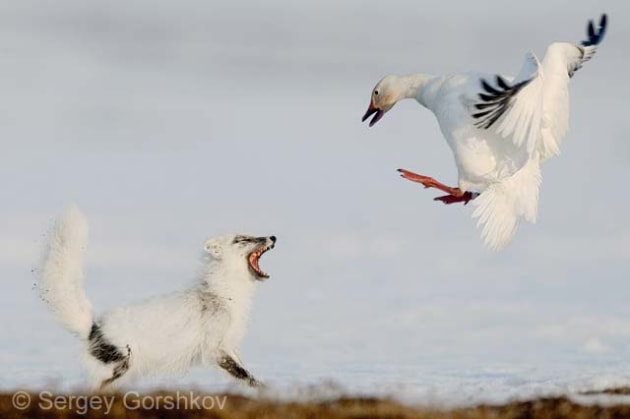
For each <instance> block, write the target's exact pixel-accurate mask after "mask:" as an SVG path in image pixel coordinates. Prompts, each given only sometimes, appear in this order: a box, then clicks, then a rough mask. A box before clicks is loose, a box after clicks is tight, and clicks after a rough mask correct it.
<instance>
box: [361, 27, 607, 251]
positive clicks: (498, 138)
mask: <svg viewBox="0 0 630 419" xmlns="http://www.w3.org/2000/svg"><path fill="white" fill-rule="evenodd" d="M606 26H607V17H606V15H602V17H601V19H600V22H599V28H597V29H596V28H595V24H594V23H593V21H592V20H591V21H590V22H589V24H588V28H587V32H588V39H587V40H586V41H583V42H582V43H581V44H580V45H576V44H573V43H566V42H556V43H553V44H551V45H549V47H548V48H547V52H546V54H545V57H544V58H543V60H542V62H540V61H539V60H538V58H537V57H536V56H535V55H534V54H532V53H528V54H527V55H526V57H525V63H524V64H523V66H522V68H521V71H520V73H519V74H518V75H517V76H516V77H508V76H501V75H496V76H495V75H492V74H481V73H464V74H456V75H446V76H434V75H430V74H413V75H407V76H396V75H389V76H386V77H385V78H383V79H382V80H381V81H379V82H378V84H377V85H376V87H374V90H372V97H371V101H370V106H369V107H368V110H367V112H366V113H365V115H364V116H363V119H362V121H365V120H366V119H368V118H369V117H370V116H371V115H374V117H373V118H372V119H371V120H370V123H369V125H370V127H371V126H373V125H374V124H375V123H376V122H378V121H379V120H380V119H381V118H382V117H383V115H385V113H386V112H387V111H389V110H390V109H391V108H392V107H393V106H394V105H395V104H396V102H398V101H399V100H402V99H415V100H417V101H418V103H420V104H421V105H422V106H424V107H426V108H427V109H429V110H430V111H432V112H433V113H434V114H435V116H436V117H437V120H438V123H439V125H440V129H441V131H442V135H443V136H444V138H445V139H446V141H447V143H448V145H449V146H450V147H451V149H452V150H453V155H454V157H455V163H456V165H457V170H458V173H459V178H458V187H449V186H446V185H444V184H442V183H440V182H438V181H436V180H435V179H433V178H431V177H428V176H422V175H418V174H416V173H413V172H410V171H407V170H404V169H399V170H398V171H399V172H400V173H401V176H402V177H404V178H406V179H408V180H411V181H413V182H418V183H421V184H422V185H424V187H425V188H437V189H439V190H442V191H444V192H446V193H447V194H448V195H445V196H440V197H437V198H435V200H438V201H441V202H443V203H445V204H452V203H455V202H463V203H464V204H467V203H468V202H469V201H471V200H474V201H473V204H474V205H475V206H476V208H475V210H474V212H473V217H474V218H477V219H478V223H477V224H478V226H480V227H481V230H482V232H481V235H482V239H483V241H484V243H485V244H486V246H488V247H490V248H491V249H495V250H500V249H502V248H503V247H505V246H506V245H507V244H508V243H509V242H510V241H511V239H512V237H513V236H514V233H515V232H516V228H517V226H518V223H519V221H520V220H521V219H524V220H526V221H529V222H531V223H534V222H535V221H536V217H537V212H538V192H539V188H540V183H541V174H540V165H541V163H543V162H544V161H546V160H547V159H549V158H551V157H554V156H556V155H558V154H559V152H560V144H561V142H562V139H563V137H564V136H565V134H566V132H567V130H568V125H569V80H570V78H571V77H572V76H573V74H574V73H575V71H576V70H578V69H579V68H581V67H582V65H583V64H584V63H585V62H586V61H588V60H590V59H591V58H592V56H593V54H594V53H595V50H596V48H597V45H598V44H599V43H600V42H601V40H602V38H603V37H604V33H605V31H606Z"/></svg>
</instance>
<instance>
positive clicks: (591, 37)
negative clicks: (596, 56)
mask: <svg viewBox="0 0 630 419" xmlns="http://www.w3.org/2000/svg"><path fill="white" fill-rule="evenodd" d="M607 27H608V15H607V14H606V13H603V14H602V16H601V17H600V18H599V28H598V29H597V30H595V22H594V21H593V20H592V19H591V20H589V21H588V26H587V29H586V32H587V34H588V39H587V40H586V41H582V46H583V47H590V46H592V45H598V44H599V43H600V42H602V39H604V34H606V28H607Z"/></svg>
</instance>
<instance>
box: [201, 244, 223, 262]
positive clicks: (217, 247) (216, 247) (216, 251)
mask: <svg viewBox="0 0 630 419" xmlns="http://www.w3.org/2000/svg"><path fill="white" fill-rule="evenodd" d="M203 248H204V250H205V251H206V252H207V253H208V254H209V255H211V256H212V257H213V258H215V259H221V256H223V248H222V247H221V244H220V243H218V242H217V241H216V240H208V241H207V242H206V244H204V245H203Z"/></svg>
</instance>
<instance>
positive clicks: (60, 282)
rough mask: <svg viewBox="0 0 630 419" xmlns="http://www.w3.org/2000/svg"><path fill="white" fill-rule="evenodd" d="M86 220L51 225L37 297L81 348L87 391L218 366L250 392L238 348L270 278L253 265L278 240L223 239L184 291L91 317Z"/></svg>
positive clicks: (70, 218) (210, 246)
mask: <svg viewBox="0 0 630 419" xmlns="http://www.w3.org/2000/svg"><path fill="white" fill-rule="evenodd" d="M87 236H88V225H87V220H86V219H85V216H84V215H83V214H82V213H81V211H80V210H79V209H78V208H76V207H72V208H70V209H69V210H68V211H67V213H66V214H65V216H64V217H63V218H61V219H60V220H59V221H58V222H57V223H56V225H55V227H54V229H53V231H52V234H51V239H50V245H49V249H48V255H47V257H46V259H45V262H44V268H43V273H42V278H41V284H40V289H41V296H42V299H43V300H44V301H46V302H47V303H48V305H49V306H50V308H51V310H52V311H53V313H54V314H55V316H56V318H57V319H58V320H59V321H60V322H61V323H62V324H63V325H64V327H65V328H66V329H68V330H69V331H70V332H73V333H74V334H76V335H78V337H79V338H80V339H81V340H82V341H83V342H84V344H85V351H84V357H83V358H84V361H85V362H84V363H85V364H86V365H85V366H86V369H87V371H88V373H89V378H90V384H91V388H92V390H103V389H108V390H109V389H115V388H117V387H118V386H120V385H121V384H123V383H125V382H128V381H130V380H132V379H134V378H137V377H140V376H143V375H147V374H150V373H159V372H184V371H186V370H188V368H189V367H190V366H191V365H194V364H199V363H201V364H205V365H207V364H216V365H218V366H219V367H220V368H222V369H224V370H225V371H227V372H228V373H229V374H231V375H232V376H234V377H236V378H238V379H239V380H243V381H245V382H246V383H247V384H249V385H251V386H257V385H259V384H260V382H259V381H257V380H256V379H255V378H254V377H253V376H252V374H250V373H249V372H248V371H247V370H246V369H245V368H244V367H243V364H242V362H241V360H240V358H239V355H238V348H239V345H240V342H241V339H242V338H243V336H244V333H245V329H246V323H247V316H248V312H249V308H250V302H251V299H252V297H253V293H254V288H255V285H256V283H257V282H258V281H263V280H264V279H266V278H268V277H269V275H268V274H266V273H265V272H263V271H262V270H261V269H260V267H259V264H258V263H259V259H260V257H261V256H262V255H263V253H265V252H266V251H268V250H270V249H272V248H273V247H274V246H275V242H276V238H275V237H274V236H269V237H252V236H246V235H225V236H221V237H218V238H216V239H211V240H208V241H207V242H206V243H205V245H204V250H205V253H206V255H205V259H206V261H205V265H204V269H203V272H202V274H201V277H200V278H199V280H198V281H197V283H196V284H195V285H194V286H193V287H191V288H190V289H187V290H184V291H181V292H176V293H173V294H170V295H166V296H163V297H157V298H153V299H151V300H148V301H146V302H144V303H140V304H135V305H129V306H124V307H119V308H115V309H113V310H111V311H108V312H106V313H105V314H104V315H103V316H101V317H99V318H95V317H94V315H93V314H92V307H91V304H90V302H89V300H88V299H87V297H86V295H85V292H84V290H83V277H84V275H83V253H84V251H85V247H86V244H87Z"/></svg>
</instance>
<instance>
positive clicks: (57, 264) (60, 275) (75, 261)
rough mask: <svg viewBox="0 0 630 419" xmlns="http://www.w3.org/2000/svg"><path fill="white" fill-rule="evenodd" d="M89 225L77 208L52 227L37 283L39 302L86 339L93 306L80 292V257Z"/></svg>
mask: <svg viewBox="0 0 630 419" xmlns="http://www.w3.org/2000/svg"><path fill="white" fill-rule="evenodd" d="M87 238H88V224H87V220H86V218H85V216H84V215H83V214H82V213H81V211H80V210H79V208H77V207H76V206H72V207H70V208H69V209H68V210H67V211H66V213H65V215H64V216H63V217H62V218H60V219H59V220H58V221H57V223H56V224H55V226H54V228H53V230H52V232H51V234H50V243H49V246H48V255H47V256H46V259H45V262H44V268H43V273H42V278H41V284H40V292H41V297H42V299H43V300H44V301H45V302H46V303H47V304H48V306H49V307H50V309H51V310H52V312H53V313H54V315H55V317H56V318H57V320H59V321H60V322H61V324H62V325H63V326H64V327H65V328H66V329H68V330H69V331H70V332H72V333H75V334H77V335H78V336H79V337H81V338H84V339H87V338H88V336H89V334H90V329H91V327H92V305H91V304H90V301H89V300H88V299H87V297H86V295H85V291H84V289H83V276H84V275H83V254H84V252H85V247H86V245H87Z"/></svg>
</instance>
